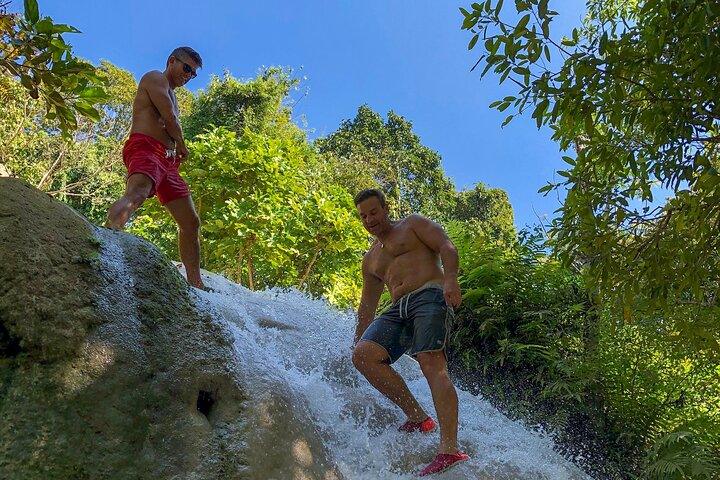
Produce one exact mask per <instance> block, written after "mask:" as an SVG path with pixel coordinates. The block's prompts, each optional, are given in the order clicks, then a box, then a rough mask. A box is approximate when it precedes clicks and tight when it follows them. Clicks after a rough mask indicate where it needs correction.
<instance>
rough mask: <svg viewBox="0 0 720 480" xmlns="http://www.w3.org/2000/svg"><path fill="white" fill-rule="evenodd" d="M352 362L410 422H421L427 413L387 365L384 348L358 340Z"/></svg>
mask: <svg viewBox="0 0 720 480" xmlns="http://www.w3.org/2000/svg"><path fill="white" fill-rule="evenodd" d="M352 361H353V364H354V365H355V368H357V369H358V371H359V372H360V373H362V374H363V376H364V377H365V378H367V380H368V381H369V382H370V384H371V385H372V386H373V387H375V388H376V389H377V390H378V391H379V392H380V393H382V394H383V395H385V396H386V397H387V398H389V399H390V400H391V401H392V402H393V403H395V405H397V406H398V407H400V408H401V409H402V411H403V412H405V415H407V417H408V419H409V420H410V421H412V422H422V421H423V420H425V419H426V418H427V414H426V413H425V411H424V410H423V409H422V407H421V406H420V404H419V403H418V401H417V400H416V399H415V397H413V395H412V393H410V390H409V389H408V387H407V384H406V383H405V380H403V378H402V377H401V376H400V375H399V374H398V373H397V372H396V371H395V370H394V369H393V368H392V367H391V366H390V365H389V363H388V361H389V358H388V354H387V352H386V351H385V349H384V348H382V347H381V346H380V345H377V344H376V343H373V342H368V341H365V340H360V341H359V342H358V343H357V345H355V350H354V351H353V356H352Z"/></svg>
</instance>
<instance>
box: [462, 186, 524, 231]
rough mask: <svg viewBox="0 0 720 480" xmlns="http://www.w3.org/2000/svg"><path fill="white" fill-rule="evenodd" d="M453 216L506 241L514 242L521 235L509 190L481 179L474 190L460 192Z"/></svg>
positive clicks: (475, 229)
mask: <svg viewBox="0 0 720 480" xmlns="http://www.w3.org/2000/svg"><path fill="white" fill-rule="evenodd" d="M449 217H450V218H451V219H452V220H456V221H460V222H465V223H466V224H467V225H468V227H470V228H469V229H470V230H471V231H478V232H482V233H480V235H483V234H484V235H485V236H486V237H489V239H490V240H493V241H500V242H501V243H503V244H505V245H511V244H513V243H514V242H515V240H516V237H517V233H516V231H515V220H514V215H513V209H512V205H510V200H509V199H508V196H507V193H506V192H505V191H504V190H501V189H499V188H488V187H486V186H485V185H483V184H482V183H478V184H476V185H475V188H473V189H471V190H463V191H461V192H457V194H456V197H455V208H454V209H453V210H452V212H450V214H449Z"/></svg>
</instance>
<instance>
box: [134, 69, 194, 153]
mask: <svg viewBox="0 0 720 480" xmlns="http://www.w3.org/2000/svg"><path fill="white" fill-rule="evenodd" d="M140 87H142V88H145V91H147V93H148V96H149V97H150V101H151V102H152V103H153V105H154V106H155V108H157V111H158V112H160V116H161V117H162V119H163V122H164V123H165V130H166V131H167V133H168V135H170V137H172V139H173V140H175V148H176V150H177V155H178V157H180V159H181V160H182V159H184V158H185V157H186V156H187V154H188V151H187V147H185V140H184V139H183V133H182V127H181V126H180V119H178V117H177V115H176V113H175V108H174V105H173V101H172V99H171V98H170V92H169V89H170V85H169V84H168V81H167V78H165V76H164V75H163V74H162V73H160V72H148V73H146V74H145V75H144V76H143V78H142V79H141V80H140Z"/></svg>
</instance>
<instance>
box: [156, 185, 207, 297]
mask: <svg viewBox="0 0 720 480" xmlns="http://www.w3.org/2000/svg"><path fill="white" fill-rule="evenodd" d="M165 208H167V209H168V211H169V212H170V214H171V215H172V216H173V218H174V219H175V222H177V225H178V244H179V247H180V260H182V262H183V265H185V273H186V274H187V280H188V283H189V284H190V285H193V286H195V287H197V288H205V285H204V284H203V281H202V278H201V277H200V218H199V217H198V214H197V212H196V211H195V205H194V204H193V201H192V197H190V196H187V197H184V198H178V199H176V200H172V201H170V202H168V203H166V204H165Z"/></svg>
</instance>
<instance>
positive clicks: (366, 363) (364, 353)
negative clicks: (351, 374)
mask: <svg viewBox="0 0 720 480" xmlns="http://www.w3.org/2000/svg"><path fill="white" fill-rule="evenodd" d="M378 348H380V347H378V346H377V345H373V344H372V343H369V342H366V341H363V340H360V341H359V342H358V343H357V345H355V349H354V350H353V355H352V362H353V365H355V368H357V369H358V370H359V371H361V372H362V371H363V370H365V369H367V368H368V367H370V366H372V365H375V364H380V363H383V362H384V360H385V358H384V357H385V355H383V354H382V352H378V351H377V349H378ZM385 363H387V362H385Z"/></svg>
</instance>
